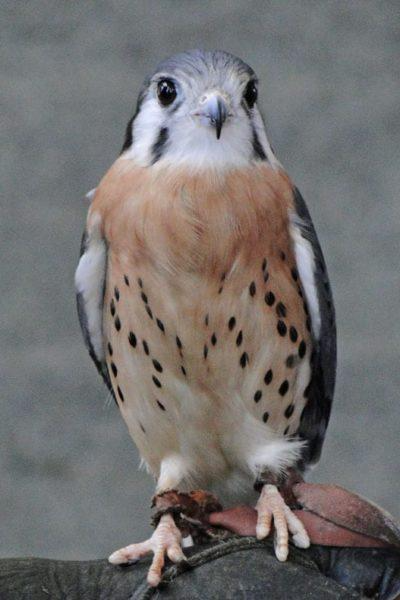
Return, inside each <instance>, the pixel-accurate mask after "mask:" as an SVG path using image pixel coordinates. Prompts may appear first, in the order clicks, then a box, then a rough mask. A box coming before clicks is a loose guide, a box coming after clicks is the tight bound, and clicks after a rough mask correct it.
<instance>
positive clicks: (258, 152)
mask: <svg viewBox="0 0 400 600" xmlns="http://www.w3.org/2000/svg"><path fill="white" fill-rule="evenodd" d="M253 151H254V154H255V156H256V157H257V158H260V159H261V160H267V155H266V154H265V152H264V148H263V147H262V146H261V142H260V140H259V139H258V135H257V132H256V130H255V129H254V128H253Z"/></svg>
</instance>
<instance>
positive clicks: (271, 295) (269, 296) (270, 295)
mask: <svg viewBox="0 0 400 600" xmlns="http://www.w3.org/2000/svg"><path fill="white" fill-rule="evenodd" d="M264 300H265V303H266V304H268V306H273V304H274V302H275V294H274V293H273V292H267V293H266V294H265V298H264Z"/></svg>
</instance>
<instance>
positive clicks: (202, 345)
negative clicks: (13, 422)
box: [76, 50, 336, 585]
mask: <svg viewBox="0 0 400 600" xmlns="http://www.w3.org/2000/svg"><path fill="white" fill-rule="evenodd" d="M257 90H258V81H257V77H256V75H255V73H254V71H253V70H252V69H251V68H250V67H249V66H248V65H247V64H245V63H244V62H243V61H242V60H240V59H238V58H236V57H235V56H232V55H231V54H228V53H226V52H222V51H215V52H205V51H199V50H195V51H190V52H184V53H182V54H178V55H176V56H174V57H172V58H170V59H168V60H166V61H164V62H162V63H161V64H160V65H159V66H158V68H157V69H156V70H155V72H154V73H153V74H152V75H151V76H150V77H149V78H148V79H147V80H146V82H145V84H144V86H143V89H142V91H141V92H140V94H139V100H138V103H137V109H136V113H135V115H134V117H133V118H132V119H131V120H130V121H129V123H128V127H127V130H126V136H125V142H124V145H123V148H122V152H121V155H120V156H119V158H118V159H117V160H116V162H115V163H114V164H113V165H112V167H111V168H110V170H109V171H108V172H107V173H106V174H105V176H104V177H103V179H102V180H101V182H100V184H99V185H98V187H97V189H96V190H95V191H94V192H93V194H92V198H91V206H90V209H89V214H88V219H87V226H86V231H85V234H84V238H83V244H82V254H81V259H80V262H79V266H78V268H77V271H76V290H77V298H78V310H79V318H80V322H81V326H82V330H83V334H84V338H85V342H86V345H87V346H88V349H89V352H90V355H91V357H92V359H93V360H94V362H95V364H96V366H97V368H98V370H99V372H100V374H101V375H102V377H103V379H104V381H105V383H106V384H107V386H108V388H109V389H110V390H111V392H112V394H113V395H114V397H115V400H116V402H117V403H118V406H119V408H120V411H121V413H122V416H123V418H124V419H125V422H126V424H127V426H128V429H129V432H130V434H131V436H132V438H133V440H134V441H135V443H136V445H137V447H138V449H139V452H140V455H141V457H142V460H143V462H144V464H145V465H146V466H147V468H148V470H149V471H150V473H152V474H153V475H154V477H155V479H156V481H157V485H156V493H157V494H158V495H160V494H163V493H165V492H166V491H167V490H172V489H179V490H185V489H186V490H187V489H193V487H194V486H196V487H203V488H207V489H209V490H218V491H219V494H220V497H224V495H225V494H227V493H228V492H229V493H230V492H241V493H242V495H243V494H244V495H245V496H246V494H247V495H248V499H250V498H251V494H252V493H254V490H253V487H254V485H255V488H256V489H257V490H258V491H259V492H260V495H259V497H258V500H257V503H256V509H257V512H258V524H257V537H258V538H259V539H262V538H264V537H266V536H267V535H268V534H269V532H270V528H271V520H272V519H273V521H274V526H275V531H276V541H275V551H276V555H277V557H278V559H280V560H285V559H286V557H287V554H288V535H289V533H290V534H292V536H293V541H294V543H295V544H297V545H298V546H300V547H307V546H308V544H309V539H308V535H307V533H306V531H305V529H304V527H303V525H302V523H301V522H300V521H299V519H297V517H296V516H295V515H294V513H293V512H292V511H291V510H290V508H289V507H288V506H287V505H286V504H285V501H284V500H283V498H282V495H281V493H280V489H281V486H282V485H283V484H284V482H285V477H286V478H287V477H288V476H289V474H291V476H292V475H293V474H294V475H296V474H301V473H303V472H304V471H305V469H306V468H307V466H309V465H310V464H312V463H314V462H316V461H317V460H318V458H319V455H320V451H321V446H322V443H323V439H324V435H325V430H326V427H327V424H328V420H329V414H330V409H331V403H332V397H333V390H334V382H335V368H336V332H335V316H334V307H333V301H332V295H331V290H330V286H329V281H328V275H327V271H326V266H325V262H324V258H323V256H322V252H321V248H320V245H319V243H318V239H317V236H316V233H315V230H314V227H313V224H312V221H311V218H310V215H309V212H308V210H307V207H306V205H305V202H304V200H303V198H302V197H301V195H300V192H299V191H298V190H297V189H296V187H294V185H293V183H292V182H291V180H290V179H289V177H288V175H287V174H286V173H285V171H284V170H283V168H282V166H281V164H280V163H279V162H278V160H277V159H276V157H275V155H274V152H273V150H272V148H271V146H270V144H269V141H268V139H267V135H266V131H265V127H264V123H263V120H262V117H261V115H260V112H259V109H258V107H257ZM181 542H182V539H181V533H180V531H179V529H178V528H177V527H176V525H175V522H174V519H173V516H172V515H171V514H170V513H168V512H167V513H166V514H164V515H163V516H162V517H161V519H160V521H159V524H158V526H157V527H156V529H155V532H154V533H153V536H152V537H151V538H150V540H148V541H147V542H143V543H141V544H133V545H131V546H127V547H126V548H123V549H121V550H118V551H116V552H114V553H113V554H112V555H111V557H110V561H111V562H112V563H115V564H119V563H124V562H129V561H131V560H134V559H136V558H138V557H140V556H143V555H144V554H147V553H150V552H153V553H154V559H153V564H152V567H151V568H150V571H149V576H148V580H149V583H150V584H151V585H157V584H158V582H159V581H160V577H161V569H162V566H163V562H164V554H167V555H168V557H169V558H170V559H171V560H173V561H180V560H182V559H183V558H184V555H183V553H182V549H181Z"/></svg>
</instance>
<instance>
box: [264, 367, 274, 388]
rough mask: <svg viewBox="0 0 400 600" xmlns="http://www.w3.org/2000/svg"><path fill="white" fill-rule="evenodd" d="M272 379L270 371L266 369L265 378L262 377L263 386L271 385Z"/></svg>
mask: <svg viewBox="0 0 400 600" xmlns="http://www.w3.org/2000/svg"><path fill="white" fill-rule="evenodd" d="M272 377H273V373H272V369H268V371H267V372H266V373H265V377H264V383H265V385H269V384H270V383H271V381H272Z"/></svg>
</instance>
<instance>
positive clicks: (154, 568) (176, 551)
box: [108, 514, 186, 587]
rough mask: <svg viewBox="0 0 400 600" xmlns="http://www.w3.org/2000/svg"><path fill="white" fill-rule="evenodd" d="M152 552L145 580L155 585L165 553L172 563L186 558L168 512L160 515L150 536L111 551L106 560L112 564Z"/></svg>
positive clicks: (159, 578)
mask: <svg viewBox="0 0 400 600" xmlns="http://www.w3.org/2000/svg"><path fill="white" fill-rule="evenodd" d="M152 553H153V555H154V556H153V561H152V563H151V566H150V569H149V572H148V574H147V582H148V584H149V585H151V586H152V587H157V586H158V584H159V583H160V581H161V574H162V569H163V567H164V562H165V555H167V556H168V558H169V559H170V560H172V562H174V563H179V562H182V561H184V560H186V557H185V555H184V554H183V552H182V535H181V532H180V531H179V529H178V528H177V526H176V525H175V522H174V519H173V518H172V516H171V515H170V514H165V515H163V516H162V517H161V519H160V522H159V523H158V525H157V527H156V529H155V530H154V533H153V535H152V536H151V538H149V539H148V540H146V541H145V542H141V543H140V544H131V545H130V546H126V547H125V548H121V549H120V550H116V552H113V553H112V554H111V556H109V557H108V560H109V562H110V563H111V564H113V565H121V564H124V563H129V562H131V561H136V560H139V559H140V558H142V557H143V556H146V555H148V554H152Z"/></svg>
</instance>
